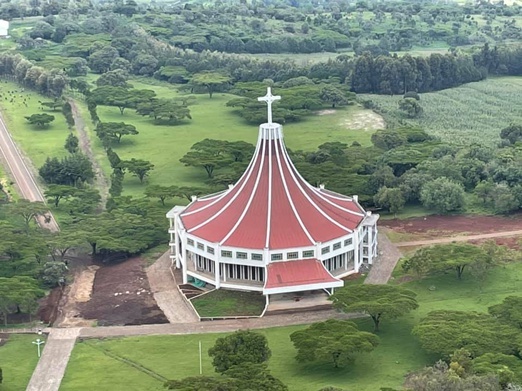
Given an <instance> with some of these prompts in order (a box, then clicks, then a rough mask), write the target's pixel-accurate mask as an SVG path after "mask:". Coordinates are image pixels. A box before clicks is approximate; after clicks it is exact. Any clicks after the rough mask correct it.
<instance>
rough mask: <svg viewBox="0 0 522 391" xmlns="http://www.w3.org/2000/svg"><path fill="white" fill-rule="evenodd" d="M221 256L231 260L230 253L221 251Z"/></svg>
mask: <svg viewBox="0 0 522 391" xmlns="http://www.w3.org/2000/svg"><path fill="white" fill-rule="evenodd" d="M221 256H222V257H225V258H232V251H227V250H221Z"/></svg>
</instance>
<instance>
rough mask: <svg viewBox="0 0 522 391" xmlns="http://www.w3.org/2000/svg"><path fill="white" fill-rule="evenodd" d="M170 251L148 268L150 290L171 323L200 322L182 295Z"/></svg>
mask: <svg viewBox="0 0 522 391" xmlns="http://www.w3.org/2000/svg"><path fill="white" fill-rule="evenodd" d="M169 254H170V251H167V252H166V253H165V254H163V255H162V256H161V257H160V258H159V259H158V260H157V261H156V262H154V264H153V265H152V266H149V267H148V268H147V278H148V280H149V284H150V290H151V292H152V293H153V295H154V299H155V300H156V304H158V307H159V308H160V309H161V310H162V311H163V313H164V314H165V316H166V317H167V319H168V320H169V322H170V323H187V322H188V323H190V322H198V321H199V319H198V316H197V315H196V314H195V312H194V310H193V309H192V308H191V307H190V306H189V304H188V303H187V302H186V300H185V298H183V297H182V296H181V292H180V291H179V289H178V286H177V283H176V280H175V279H174V276H173V275H172V273H171V270H170V265H171V261H170V257H169Z"/></svg>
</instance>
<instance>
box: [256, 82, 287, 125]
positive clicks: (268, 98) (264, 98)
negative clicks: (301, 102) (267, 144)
mask: <svg viewBox="0 0 522 391" xmlns="http://www.w3.org/2000/svg"><path fill="white" fill-rule="evenodd" d="M279 99H281V97H280V96H279V95H276V96H274V95H272V89H271V88H270V87H267V88H266V95H265V96H262V97H260V98H257V100H258V101H260V102H261V101H263V102H266V103H267V105H268V123H269V124H271V123H272V102H274V101H276V100H279Z"/></svg>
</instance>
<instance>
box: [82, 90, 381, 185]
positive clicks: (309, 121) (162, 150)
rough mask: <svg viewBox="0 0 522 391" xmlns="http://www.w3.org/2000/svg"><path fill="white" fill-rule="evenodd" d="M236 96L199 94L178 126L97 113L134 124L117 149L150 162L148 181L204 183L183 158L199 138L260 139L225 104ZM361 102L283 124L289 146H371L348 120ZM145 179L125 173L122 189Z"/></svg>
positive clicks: (107, 110) (112, 111)
mask: <svg viewBox="0 0 522 391" xmlns="http://www.w3.org/2000/svg"><path fill="white" fill-rule="evenodd" d="M131 83H132V84H133V85H134V87H135V88H140V89H141V88H147V89H153V90H154V91H156V93H157V94H158V96H160V97H174V96H177V95H178V93H177V91H176V90H175V89H174V87H173V86H171V85H168V84H165V83H157V82H156V83H154V85H149V84H144V83H143V82H142V81H136V80H132V81H131ZM233 97H234V96H233V95H229V94H214V96H213V98H212V99H209V97H208V95H198V96H197V101H196V104H194V105H193V106H191V107H190V109H191V114H192V117H193V120H191V121H186V122H185V123H183V124H180V125H177V126H163V125H154V124H153V123H152V121H151V119H149V118H148V117H142V116H140V115H138V114H136V113H135V112H134V111H133V110H131V109H127V110H126V111H125V113H124V115H120V113H119V110H118V109H117V108H115V107H108V106H98V115H99V117H100V118H101V120H102V121H104V122H114V121H115V122H120V121H124V122H126V123H131V124H133V125H135V126H136V128H137V129H138V131H139V132H140V133H139V134H138V135H136V136H126V137H123V138H122V142H121V144H120V145H115V146H114V148H113V149H114V150H115V151H116V152H117V153H118V154H119V156H120V157H121V158H122V159H123V160H127V159H131V158H137V159H145V160H149V161H151V162H152V163H153V164H154V166H155V168H154V170H153V171H152V172H151V175H150V178H149V180H148V184H162V185H179V186H201V185H202V184H203V183H204V181H205V180H206V173H205V172H204V170H203V169H197V168H192V167H185V166H183V164H181V163H180V162H179V159H180V158H181V157H182V156H183V155H184V154H185V153H186V152H187V151H188V150H189V149H190V147H191V146H192V145H193V144H194V143H196V142H197V141H200V140H203V139H205V138H214V139H226V140H231V141H236V140H244V141H247V142H250V143H252V144H255V143H256V140H257V134H258V127H257V125H251V124H247V123H245V122H244V121H243V120H242V119H241V118H240V117H239V116H238V115H236V114H234V110H233V108H230V107H226V103H227V102H228V101H229V100H230V99H232V98H233ZM362 110H363V109H362V108H360V107H355V106H354V107H348V108H343V109H339V110H336V111H335V113H333V114H330V115H321V116H319V115H315V116H312V117H308V118H306V120H304V121H301V122H299V123H291V124H288V125H285V127H284V131H285V139H286V142H287V145H288V147H289V148H291V149H296V150H297V149H302V150H313V149H315V148H316V147H317V146H318V145H320V144H322V143H325V142H328V141H340V142H345V143H348V144H351V143H352V142H353V141H356V140H357V141H358V142H359V143H361V144H362V145H365V146H366V145H370V143H371V142H370V137H371V132H365V131H361V130H350V129H347V128H346V125H345V121H346V119H347V118H350V117H351V116H352V115H353V114H354V113H356V112H360V111H362ZM82 112H83V113H84V118H85V119H86V124H87V125H90V126H89V127H90V128H91V129H89V133H90V137H91V139H92V141H93V142H92V146H93V148H94V150H95V154H96V156H97V157H98V159H100V162H101V163H102V166H103V170H104V172H105V173H106V174H107V175H109V174H110V166H109V163H108V161H107V159H106V157H105V154H104V152H103V149H102V146H101V143H100V141H99V140H98V138H97V137H96V135H95V133H94V132H93V131H92V125H91V124H90V120H89V116H88V112H87V109H86V108H85V105H83V108H82ZM146 186H147V184H141V183H140V182H139V180H138V179H137V178H136V177H133V176H131V175H128V174H127V175H126V177H125V181H124V194H127V195H141V194H142V193H143V190H144V189H145V187H146Z"/></svg>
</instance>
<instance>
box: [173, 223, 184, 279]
mask: <svg viewBox="0 0 522 391" xmlns="http://www.w3.org/2000/svg"><path fill="white" fill-rule="evenodd" d="M177 219H178V216H176V218H175V220H174V248H173V249H171V251H172V254H173V255H174V256H175V257H176V258H175V259H176V269H179V268H180V267H181V265H180V262H179V254H178V252H179V248H180V245H179V241H180V238H179V234H178V224H177ZM181 247H183V246H181Z"/></svg>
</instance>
